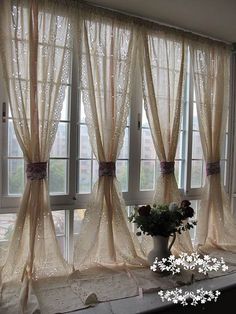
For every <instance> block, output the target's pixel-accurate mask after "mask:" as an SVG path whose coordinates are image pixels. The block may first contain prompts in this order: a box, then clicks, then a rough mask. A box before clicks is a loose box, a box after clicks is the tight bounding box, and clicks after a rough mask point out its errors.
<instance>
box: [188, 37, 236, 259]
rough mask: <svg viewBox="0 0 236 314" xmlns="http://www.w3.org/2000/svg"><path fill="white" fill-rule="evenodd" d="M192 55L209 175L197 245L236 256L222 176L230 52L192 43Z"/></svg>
mask: <svg viewBox="0 0 236 314" xmlns="http://www.w3.org/2000/svg"><path fill="white" fill-rule="evenodd" d="M190 53H191V64H192V68H193V75H194V86H195V94H196V103H197V111H198V119H199V127H200V136H201V142H202V147H203V154H204V159H205V162H206V174H207V176H206V182H205V186H204V188H203V192H202V200H201V204H200V209H199V211H198V226H197V242H198V244H199V247H200V249H201V250H202V251H206V252H209V250H210V251H211V250H217V249H221V250H227V251H231V252H234V253H236V223H235V220H234V217H233V216H232V214H231V209H230V201H229V196H228V194H227V193H226V192H225V188H224V185H223V183H222V180H221V173H220V159H221V146H222V144H223V137H224V133H225V129H226V116H227V113H228V109H229V64H230V50H229V48H226V47H223V46H222V45H220V44H217V43H204V42H201V41H191V42H190ZM232 261H233V260H232ZM235 262H236V256H235V255H234V263H235Z"/></svg>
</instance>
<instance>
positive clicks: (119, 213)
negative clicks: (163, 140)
mask: <svg viewBox="0 0 236 314" xmlns="http://www.w3.org/2000/svg"><path fill="white" fill-rule="evenodd" d="M82 32H83V42H82V45H83V46H82V51H83V54H82V56H81V58H82V60H81V63H82V69H81V84H82V86H81V89H82V96H83V103H84V108H85V115H86V123H87V126H88V132H89V137H90V142H91V144H92V149H93V153H94V154H95V156H96V158H97V160H98V161H99V162H100V170H102V169H101V168H103V166H102V165H103V163H104V165H105V164H106V167H105V169H104V171H101V172H103V174H105V172H106V174H108V172H109V173H110V174H113V173H114V164H115V161H116V159H117V156H118V155H119V151H120V149H121V147H122V144H123V138H124V130H125V126H126V124H127V117H128V113H129V103H130V81H131V74H132V67H133V60H134V59H135V52H136V42H137V41H136V37H135V33H134V32H133V30H132V28H131V27H130V25H128V24H127V25H126V24H124V23H120V22H119V21H116V20H114V19H112V18H109V17H106V18H104V17H101V16H98V15H94V14H93V13H90V14H87V16H86V20H85V21H84V23H83V29H82ZM101 162H102V164H101ZM108 164H110V165H111V168H112V169H110V170H111V172H110V170H109V171H107V170H108V168H107V165H108ZM101 166H102V167H101ZM109 168H110V166H109ZM101 174H102V173H101ZM124 243H125V244H126V245H125V246H124ZM143 258H144V256H143V254H142V251H141V249H140V247H139V243H138V240H137V239H135V237H134V236H133V234H132V231H131V230H130V227H129V225H128V219H127V213H126V210H125V204H124V201H123V197H122V193H121V192H120V188H119V184H118V181H117V179H116V177H115V176H114V175H112V176H111V175H105V176H104V175H101V176H100V177H99V180H98V182H96V184H95V185H94V187H93V191H92V195H91V200H90V203H89V205H88V207H87V210H86V213H85V218H84V221H83V223H82V227H81V232H80V236H79V238H78V240H77V242H76V243H75V249H74V266H75V268H76V269H78V268H80V269H81V268H83V267H91V266H93V265H97V264H102V265H117V266H118V265H121V264H128V265H129V264H130V265H140V264H141V265H142V264H146V262H145V260H144V259H143Z"/></svg>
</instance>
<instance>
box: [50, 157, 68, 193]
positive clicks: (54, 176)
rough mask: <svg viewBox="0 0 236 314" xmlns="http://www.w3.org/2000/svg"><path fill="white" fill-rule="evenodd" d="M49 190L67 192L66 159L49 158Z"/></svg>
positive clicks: (51, 191)
mask: <svg viewBox="0 0 236 314" xmlns="http://www.w3.org/2000/svg"><path fill="white" fill-rule="evenodd" d="M49 169H50V170H49V191H50V193H51V194H66V193H67V160H65V159H50V163H49Z"/></svg>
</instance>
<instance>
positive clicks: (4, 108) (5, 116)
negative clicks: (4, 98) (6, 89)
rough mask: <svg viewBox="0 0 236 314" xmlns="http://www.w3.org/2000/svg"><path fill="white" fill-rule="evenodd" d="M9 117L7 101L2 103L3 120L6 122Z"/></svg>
mask: <svg viewBox="0 0 236 314" xmlns="http://www.w3.org/2000/svg"><path fill="white" fill-rule="evenodd" d="M6 119H7V106H6V103H5V102H3V103H2V122H3V123H5V122H6Z"/></svg>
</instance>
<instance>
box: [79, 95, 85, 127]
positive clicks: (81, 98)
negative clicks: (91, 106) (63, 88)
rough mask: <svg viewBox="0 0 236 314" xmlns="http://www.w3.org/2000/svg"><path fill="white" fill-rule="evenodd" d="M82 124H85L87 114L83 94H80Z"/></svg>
mask: <svg viewBox="0 0 236 314" xmlns="http://www.w3.org/2000/svg"><path fill="white" fill-rule="evenodd" d="M80 123H85V112H84V104H83V97H82V93H80Z"/></svg>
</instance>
